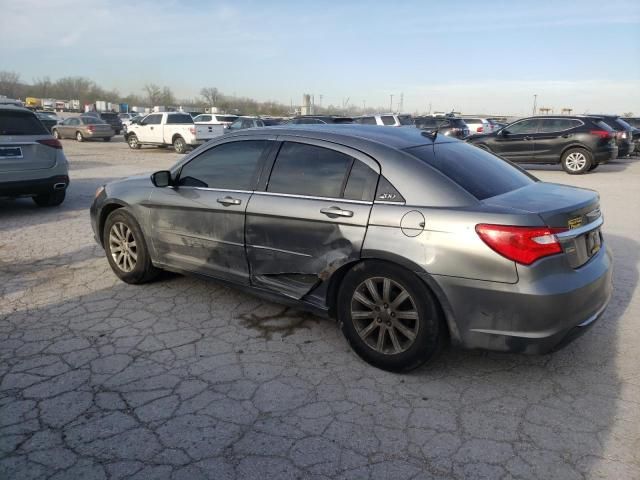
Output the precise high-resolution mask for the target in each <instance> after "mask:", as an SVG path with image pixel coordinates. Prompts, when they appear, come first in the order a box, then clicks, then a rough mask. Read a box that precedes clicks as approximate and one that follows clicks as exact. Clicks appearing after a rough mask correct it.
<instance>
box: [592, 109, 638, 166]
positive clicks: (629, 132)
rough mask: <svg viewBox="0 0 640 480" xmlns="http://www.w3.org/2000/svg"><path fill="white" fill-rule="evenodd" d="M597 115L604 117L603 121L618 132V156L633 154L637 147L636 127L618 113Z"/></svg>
mask: <svg viewBox="0 0 640 480" xmlns="http://www.w3.org/2000/svg"><path fill="white" fill-rule="evenodd" d="M596 117H598V118H602V121H603V122H604V123H606V124H607V125H609V127H611V129H612V130H614V131H615V132H616V141H617V143H618V156H619V157H626V156H627V155H631V154H632V153H633V152H634V150H635V148H636V144H635V138H634V130H636V129H635V128H634V127H633V126H631V125H629V124H628V123H627V122H626V121H625V120H624V119H623V118H622V117H619V116H618V115H596Z"/></svg>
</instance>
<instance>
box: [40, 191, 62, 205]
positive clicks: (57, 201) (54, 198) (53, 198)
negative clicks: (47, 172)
mask: <svg viewBox="0 0 640 480" xmlns="http://www.w3.org/2000/svg"><path fill="white" fill-rule="evenodd" d="M64 197H65V191H64V190H56V191H55V192H51V193H47V194H46V195H37V196H35V197H33V201H34V202H35V204H36V205H38V206H39V207H57V206H58V205H61V204H62V202H64Z"/></svg>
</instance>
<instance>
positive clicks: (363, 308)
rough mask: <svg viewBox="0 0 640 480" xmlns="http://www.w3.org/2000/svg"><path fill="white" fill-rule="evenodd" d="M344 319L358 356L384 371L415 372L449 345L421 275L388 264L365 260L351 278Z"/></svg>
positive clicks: (342, 304) (343, 292) (343, 289)
mask: <svg viewBox="0 0 640 480" xmlns="http://www.w3.org/2000/svg"><path fill="white" fill-rule="evenodd" d="M338 320H339V321H340V325H341V328H342V332H343V334H344V335H345V337H346V339H347V341H348V342H349V344H350V345H351V347H352V348H353V350H354V351H355V352H356V353H357V354H358V356H360V358H362V359H363V360H364V361H366V362H367V363H370V364H371V365H373V366H375V367H378V368H381V369H383V370H389V371H394V372H399V371H409V370H413V369H414V368H417V367H419V366H420V365H422V364H423V363H425V362H427V361H428V360H430V359H432V358H433V357H434V356H435V355H436V354H437V353H438V352H439V351H440V350H441V348H442V346H443V344H444V339H445V326H444V322H443V317H442V314H441V313H440V308H439V306H438V303H437V301H436V299H435V297H434V296H433V294H432V293H431V292H430V291H429V289H428V288H427V287H426V285H424V284H423V283H422V281H421V280H420V279H419V278H418V277H416V275H415V274H413V273H412V272H409V271H407V270H405V269H403V268H401V267H398V266H396V265H393V264H389V263H386V262H378V261H369V262H363V263H361V264H358V265H356V266H355V267H354V268H353V269H352V270H350V271H349V272H348V273H347V274H346V276H345V278H344V280H343V282H342V284H341V286H340V293H339V295H338Z"/></svg>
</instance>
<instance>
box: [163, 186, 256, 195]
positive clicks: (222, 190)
mask: <svg viewBox="0 0 640 480" xmlns="http://www.w3.org/2000/svg"><path fill="white" fill-rule="evenodd" d="M172 188H174V189H175V188H176V187H172ZM178 188H179V189H180V190H182V189H183V188H191V189H193V190H204V191H206V192H223V193H248V194H252V193H254V192H253V191H252V190H233V189H229V188H214V187H193V186H191V185H180V186H179V187H178Z"/></svg>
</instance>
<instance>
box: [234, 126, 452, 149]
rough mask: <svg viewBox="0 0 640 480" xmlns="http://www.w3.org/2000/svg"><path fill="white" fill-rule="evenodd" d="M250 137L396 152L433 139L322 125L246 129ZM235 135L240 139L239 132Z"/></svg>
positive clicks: (408, 132)
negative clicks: (301, 138)
mask: <svg viewBox="0 0 640 480" xmlns="http://www.w3.org/2000/svg"><path fill="white" fill-rule="evenodd" d="M245 132H251V133H252V134H259V133H264V134H265V135H273V134H274V133H275V134H278V135H293V136H296V135H297V136H304V137H308V138H315V139H318V140H327V141H333V142H336V143H342V144H345V145H350V146H354V148H357V147H356V146H355V144H358V143H361V142H362V141H365V142H372V143H376V144H382V145H385V146H387V147H391V148H395V149H405V148H410V147H416V146H418V145H429V144H433V138H432V137H431V136H430V135H425V134H423V132H422V131H421V130H420V129H417V128H416V129H412V128H393V129H392V128H389V129H387V128H380V127H378V126H377V125H359V124H353V123H343V124H325V125H277V126H273V127H269V128H268V129H247V130H245ZM234 135H242V134H241V133H240V132H239V133H237V134H234ZM452 141H455V140H454V139H452V138H450V137H446V136H439V137H436V143H444V142H452Z"/></svg>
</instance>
